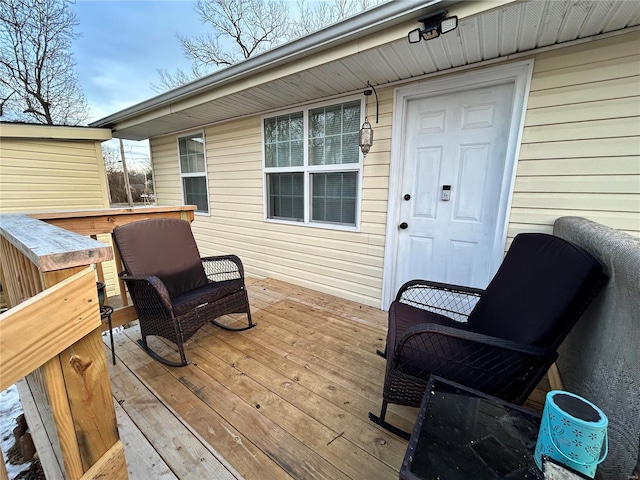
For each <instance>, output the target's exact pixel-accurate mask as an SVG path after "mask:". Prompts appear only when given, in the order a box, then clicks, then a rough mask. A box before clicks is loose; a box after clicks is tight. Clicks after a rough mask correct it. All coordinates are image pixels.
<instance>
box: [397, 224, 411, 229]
mask: <svg viewBox="0 0 640 480" xmlns="http://www.w3.org/2000/svg"><path fill="white" fill-rule="evenodd" d="M408 226H409V225H408V224H407V222H402V223H401V224H400V225H399V227H400V230H404V229H405V228H407V227H408Z"/></svg>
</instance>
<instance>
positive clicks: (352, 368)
mask: <svg viewBox="0 0 640 480" xmlns="http://www.w3.org/2000/svg"><path fill="white" fill-rule="evenodd" d="M247 284H248V289H249V297H250V303H251V308H252V316H253V319H254V321H255V322H256V323H257V324H258V326H257V327H256V328H253V329H251V330H248V331H244V332H230V331H225V330H222V329H220V328H218V327H215V326H213V325H206V326H205V327H203V328H202V329H200V331H198V332H197V333H196V335H194V337H193V338H192V339H190V340H189V341H188V342H187V345H186V353H187V357H188V358H189V359H191V360H192V364H190V365H189V366H187V367H181V368H172V367H167V366H164V365H162V364H160V363H159V362H156V361H154V360H153V359H151V358H150V357H149V356H148V355H146V354H145V353H144V352H143V351H142V350H141V349H140V348H139V346H138V345H137V344H136V343H135V340H137V339H138V338H139V327H138V326H137V325H134V326H132V327H130V328H127V329H125V330H124V331H121V332H118V333H115V334H114V338H115V351H116V355H117V358H118V363H117V365H116V366H111V365H110V368H111V380H112V389H113V394H114V399H115V400H116V401H117V403H118V413H119V416H118V423H119V427H120V429H121V436H122V438H123V443H124V444H125V453H126V455H127V462H128V464H129V471H130V478H132V479H135V478H151V477H150V476H149V475H151V476H152V477H153V478H162V479H165V478H166V479H171V478H178V479H192V478H207V479H209V478H212V479H215V478H224V479H233V478H236V479H242V478H246V479H247V480H253V479H255V480H264V479H276V480H277V479H283V480H292V479H295V480H306V479H314V480H315V479H350V478H351V479H362V478H366V479H367V480H369V479H371V480H376V479H381V480H383V479H394V478H398V471H399V469H400V466H401V464H402V459H403V457H404V453H405V450H406V448H407V442H406V441H405V440H402V439H400V438H398V437H396V436H394V435H392V434H390V433H389V432H387V431H386V430H384V429H382V428H380V427H378V426H377V425H375V424H373V423H372V422H370V421H369V420H368V412H369V411H373V412H376V413H377V412H378V411H379V408H380V402H381V397H382V381H383V379H384V369H385V361H384V359H382V358H381V357H379V356H378V355H376V354H375V350H376V348H382V347H383V345H384V338H385V336H386V313H385V312H382V311H379V310H376V309H373V308H371V307H365V306H362V305H359V304H357V303H354V302H349V301H346V300H341V299H336V298H334V297H331V296H329V295H325V294H321V293H317V292H313V291H311V290H307V289H304V288H301V287H295V286H292V285H289V284H285V283H283V282H278V281H275V280H272V279H264V280H257V279H247ZM238 318H241V317H235V318H234V316H228V317H226V318H225V320H226V321H227V322H229V323H233V322H234V321H236V320H237V319H238ZM150 344H151V346H152V348H154V349H155V350H156V351H158V352H159V353H160V354H167V355H169V356H173V357H177V354H176V353H175V347H174V346H173V344H171V343H170V342H166V341H163V340H161V339H157V338H151V339H150ZM108 345H109V341H108V337H105V348H106V349H107V354H108V358H110V352H109V351H108ZM543 395H544V392H543V391H540V392H537V393H536V395H532V404H531V406H533V407H537V406H538V405H537V402H539V401H540V398H543ZM416 413H417V409H413V408H404V407H398V406H395V405H392V406H390V410H389V412H388V414H387V418H388V420H389V421H391V422H392V423H394V424H396V425H398V426H399V427H401V428H403V429H405V430H410V429H411V427H412V425H413V422H414V421H415V416H416ZM123 416H124V417H126V418H122V417H123ZM131 429H133V430H136V429H137V430H139V431H138V432H137V433H136V432H130V430H131ZM145 441H146V442H147V445H146V446H145V445H144V442H145ZM149 448H150V449H152V450H154V451H155V452H156V453H155V455H154V453H153V452H152V451H149ZM133 464H135V465H133ZM153 469H155V470H153ZM152 472H158V473H157V474H154V473H152Z"/></svg>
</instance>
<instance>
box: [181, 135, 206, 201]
mask: <svg viewBox="0 0 640 480" xmlns="http://www.w3.org/2000/svg"><path fill="white" fill-rule="evenodd" d="M204 152H205V148H204V134H203V133H202V132H200V133H194V134H192V135H187V136H184V137H178V153H179V156H180V177H181V179H182V198H183V200H184V204H185V205H196V206H197V208H196V212H200V213H209V196H208V194H207V163H206V161H205V153H204Z"/></svg>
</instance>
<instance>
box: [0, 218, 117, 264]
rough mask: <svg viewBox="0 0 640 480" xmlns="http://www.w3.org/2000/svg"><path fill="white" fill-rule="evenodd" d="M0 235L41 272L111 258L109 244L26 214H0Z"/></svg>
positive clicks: (111, 252)
mask: <svg viewBox="0 0 640 480" xmlns="http://www.w3.org/2000/svg"><path fill="white" fill-rule="evenodd" d="M0 235H2V236H4V237H5V238H6V239H7V241H9V242H10V243H11V244H12V245H13V246H14V247H15V248H17V249H18V250H19V251H20V252H21V253H22V254H23V255H25V256H26V257H27V258H28V259H29V260H30V261H31V262H32V263H33V264H34V265H35V266H36V267H38V269H39V270H40V271H41V272H50V271H54V270H62V269H65V268H72V267H80V266H85V265H91V264H94V263H99V262H104V261H107V260H111V259H113V250H112V249H111V247H110V246H109V245H105V244H104V243H100V242H98V241H96V240H93V239H91V238H87V237H83V236H81V235H78V234H77V233H73V232H70V231H68V230H64V229H62V228H59V227H56V226H54V225H50V224H48V223H45V222H42V221H40V220H36V219H35V218H31V217H29V216H27V215H19V214H8V215H0Z"/></svg>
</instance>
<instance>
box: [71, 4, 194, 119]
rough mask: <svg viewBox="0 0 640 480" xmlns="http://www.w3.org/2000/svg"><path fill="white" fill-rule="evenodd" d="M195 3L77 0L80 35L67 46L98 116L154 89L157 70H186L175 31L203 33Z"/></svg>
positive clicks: (95, 117)
mask: <svg viewBox="0 0 640 480" xmlns="http://www.w3.org/2000/svg"><path fill="white" fill-rule="evenodd" d="M194 6H195V1H187V0H184V1H180V0H173V1H170V0H167V1H161V0H153V1H128V0H109V1H101V0H78V1H77V2H76V3H75V5H73V7H72V8H73V9H74V11H75V12H76V15H77V17H78V21H79V22H80V24H79V25H78V26H77V27H76V32H77V33H79V34H80V35H81V36H80V38H78V39H76V40H75V42H74V45H73V52H74V54H75V58H76V63H77V69H78V76H79V80H80V84H81V85H82V88H83V90H84V94H85V96H86V98H87V101H88V102H89V105H90V107H91V115H90V119H89V121H90V122H91V121H94V120H98V119H100V118H103V117H105V116H107V115H110V114H112V113H115V112H117V111H119V110H122V109H123V108H126V107H129V106H131V105H134V104H136V103H138V102H141V101H143V100H146V99H148V98H150V97H152V96H154V95H156V93H155V92H154V91H153V90H152V89H151V86H150V84H151V83H152V82H157V78H158V74H157V69H158V68H165V69H167V70H169V71H171V72H173V71H174V70H175V68H176V67H181V68H186V69H188V68H189V63H188V62H187V61H186V60H185V59H184V58H183V56H182V51H181V48H180V42H179V41H178V39H177V38H176V33H178V32H180V33H188V34H195V33H199V32H204V31H206V27H205V26H204V25H202V23H201V22H200V19H199V18H198V16H197V14H196V13H195V12H194V10H193V8H194Z"/></svg>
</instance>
